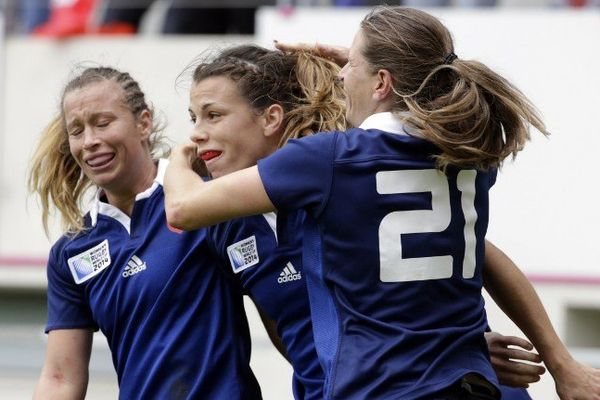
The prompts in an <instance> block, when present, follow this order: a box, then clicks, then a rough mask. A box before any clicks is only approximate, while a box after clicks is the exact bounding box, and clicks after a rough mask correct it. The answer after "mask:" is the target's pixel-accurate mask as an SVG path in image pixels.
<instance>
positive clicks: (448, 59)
mask: <svg viewBox="0 0 600 400" xmlns="http://www.w3.org/2000/svg"><path fill="white" fill-rule="evenodd" d="M457 58H458V56H457V55H456V54H454V52H451V53H450V54H448V55H447V56H446V58H444V64H452V62H453V61H454V60H456V59H457Z"/></svg>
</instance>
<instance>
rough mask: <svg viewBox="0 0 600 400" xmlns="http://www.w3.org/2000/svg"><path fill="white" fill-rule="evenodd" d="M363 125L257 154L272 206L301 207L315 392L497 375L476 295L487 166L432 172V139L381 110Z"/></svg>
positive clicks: (410, 387)
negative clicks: (321, 376)
mask: <svg viewBox="0 0 600 400" xmlns="http://www.w3.org/2000/svg"><path fill="white" fill-rule="evenodd" d="M369 125H370V126H369ZM363 128H364V129H351V130H349V131H347V132H345V133H342V132H334V133H321V134H317V135H315V136H311V137H307V138H303V139H301V140H295V141H291V142H290V143H289V144H287V145H286V146H285V147H284V148H283V149H281V150H279V151H277V152H275V153H274V154H273V155H271V156H270V157H268V158H266V159H264V160H262V161H259V163H258V168H259V173H260V176H261V179H262V182H263V184H264V186H265V189H266V191H267V194H268V195H269V198H270V199H271V201H272V202H273V204H274V205H275V206H276V207H277V209H278V210H279V211H280V213H281V212H290V211H294V210H298V209H304V210H306V212H307V219H306V222H305V225H304V229H303V230H304V247H303V268H304V270H303V272H304V273H305V276H306V279H307V286H308V292H309V299H310V307H311V315H312V320H313V329H314V335H315V343H316V348H317V353H318V356H319V360H320V362H321V365H322V366H323V369H324V371H325V377H326V381H325V397H326V398H335V399H359V398H360V399H365V398H376V399H391V398H394V399H396V398H402V399H406V400H410V399H418V398H421V397H423V396H426V395H428V394H430V393H434V392H436V391H439V390H440V389H443V388H445V387H447V386H449V385H451V384H452V383H453V382H455V381H456V380H458V379H459V378H460V377H461V376H463V375H465V374H467V373H470V372H475V373H479V374H481V375H483V376H485V377H486V378H487V379H488V380H490V381H491V382H493V383H495V384H497V380H496V377H495V374H494V372H493V370H492V367H491V364H490V361H489V355H488V353H487V346H486V343H485V339H484V336H483V332H484V330H485V328H486V326H487V321H486V314H485V310H484V301H483V298H482V297H481V286H482V281H481V266H482V263H483V255H484V237H485V232H486V229H487V224H488V190H489V188H490V187H491V186H492V185H493V183H494V181H495V173H493V172H492V173H486V172H481V171H476V170H458V169H454V168H449V170H448V171H447V174H443V173H441V172H439V171H438V170H437V169H436V168H435V165H434V162H433V160H432V158H431V155H432V154H435V153H436V151H437V150H436V149H435V148H434V146H433V145H431V144H430V143H428V142H426V141H424V140H422V139H419V138H416V137H413V136H410V135H408V134H406V132H405V130H404V128H403V126H402V125H401V124H400V123H399V122H398V121H397V120H396V119H395V117H393V116H392V115H391V114H390V113H383V114H376V115H374V116H371V117H369V118H368V119H367V120H366V121H365V125H364V126H363ZM378 128H379V129H378ZM383 128H385V131H383V130H380V129H383ZM365 129H367V130H365Z"/></svg>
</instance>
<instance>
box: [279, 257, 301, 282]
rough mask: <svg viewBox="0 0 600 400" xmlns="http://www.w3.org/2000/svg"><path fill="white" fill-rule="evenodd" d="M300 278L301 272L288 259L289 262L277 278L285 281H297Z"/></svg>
mask: <svg viewBox="0 0 600 400" xmlns="http://www.w3.org/2000/svg"><path fill="white" fill-rule="evenodd" d="M299 279H302V274H301V273H300V272H298V271H296V268H294V266H293V265H292V263H291V262H289V261H288V263H287V264H286V265H285V267H284V268H283V271H281V273H280V274H279V278H277V282H279V283H285V282H291V281H297V280H299Z"/></svg>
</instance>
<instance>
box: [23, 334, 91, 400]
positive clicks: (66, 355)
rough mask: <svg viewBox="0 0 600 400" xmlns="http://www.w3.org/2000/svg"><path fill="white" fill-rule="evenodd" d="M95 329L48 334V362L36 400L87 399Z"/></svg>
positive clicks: (40, 379)
mask: <svg viewBox="0 0 600 400" xmlns="http://www.w3.org/2000/svg"><path fill="white" fill-rule="evenodd" d="M92 339H93V332H92V330H91V329H58V330H53V331H50V333H49V334H48V347H47V349H46V359H45V361H44V366H43V368H42V372H41V374H40V378H39V381H38V383H37V385H36V388H35V392H34V394H33V399H34V400H52V399H57V400H59V399H60V400H76V399H84V398H85V393H86V390H87V385H88V370H89V362H90V353H91V349H92Z"/></svg>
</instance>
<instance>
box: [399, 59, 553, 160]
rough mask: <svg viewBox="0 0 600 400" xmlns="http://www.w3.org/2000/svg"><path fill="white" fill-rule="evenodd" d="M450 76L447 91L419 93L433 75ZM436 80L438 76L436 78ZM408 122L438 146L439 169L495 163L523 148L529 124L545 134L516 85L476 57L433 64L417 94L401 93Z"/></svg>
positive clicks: (532, 108)
mask: <svg viewBox="0 0 600 400" xmlns="http://www.w3.org/2000/svg"><path fill="white" fill-rule="evenodd" d="M441 73H445V74H447V75H449V76H450V80H451V82H452V83H451V84H450V86H449V87H448V88H447V90H445V93H443V94H441V95H439V96H437V97H435V98H433V99H427V96H421V94H422V92H423V91H424V90H427V87H428V86H430V83H431V81H432V80H434V79H436V74H441ZM438 80H439V77H438ZM400 98H401V99H402V101H403V102H404V103H405V104H406V106H407V108H408V111H409V117H407V122H408V123H409V124H410V125H412V126H413V127H414V128H416V130H417V131H418V132H419V134H420V135H421V136H422V137H423V138H425V139H426V140H428V141H430V142H432V143H433V144H435V145H436V146H437V147H438V148H439V149H440V151H441V152H440V154H439V155H436V156H435V159H436V163H437V165H438V167H439V168H440V169H442V170H444V169H446V167H447V166H448V165H457V166H460V167H469V168H477V169H483V170H485V169H488V168H495V167H499V166H501V165H502V162H503V160H504V159H505V158H506V157H508V156H512V157H513V158H514V157H515V156H516V155H517V153H518V152H519V151H520V150H522V149H523V147H524V146H525V143H526V142H527V141H528V140H530V132H529V127H530V125H532V126H534V127H535V128H536V129H537V130H539V131H540V132H541V133H543V134H544V135H548V134H549V133H548V132H547V130H546V127H545V126H544V123H543V122H542V119H541V117H540V116H539V114H538V112H537V110H536V109H535V107H534V106H533V105H532V104H531V102H530V101H529V100H528V99H527V98H526V97H525V96H524V95H523V93H521V92H520V91H519V90H518V89H517V88H516V87H515V86H513V85H512V84H511V83H510V82H508V81H507V80H506V79H504V78H503V77H501V76H500V75H498V74H497V73H495V72H494V71H492V70H491V69H489V68H488V67H486V66H485V65H484V64H482V63H480V62H477V61H466V60H460V59H457V60H454V62H452V64H442V65H440V66H439V67H437V68H435V69H434V70H433V71H432V72H431V73H430V74H429V75H428V76H427V77H426V78H425V80H424V81H423V83H422V84H421V86H420V87H419V88H418V90H417V91H416V92H415V93H412V94H410V95H408V96H407V95H401V96H400Z"/></svg>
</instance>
